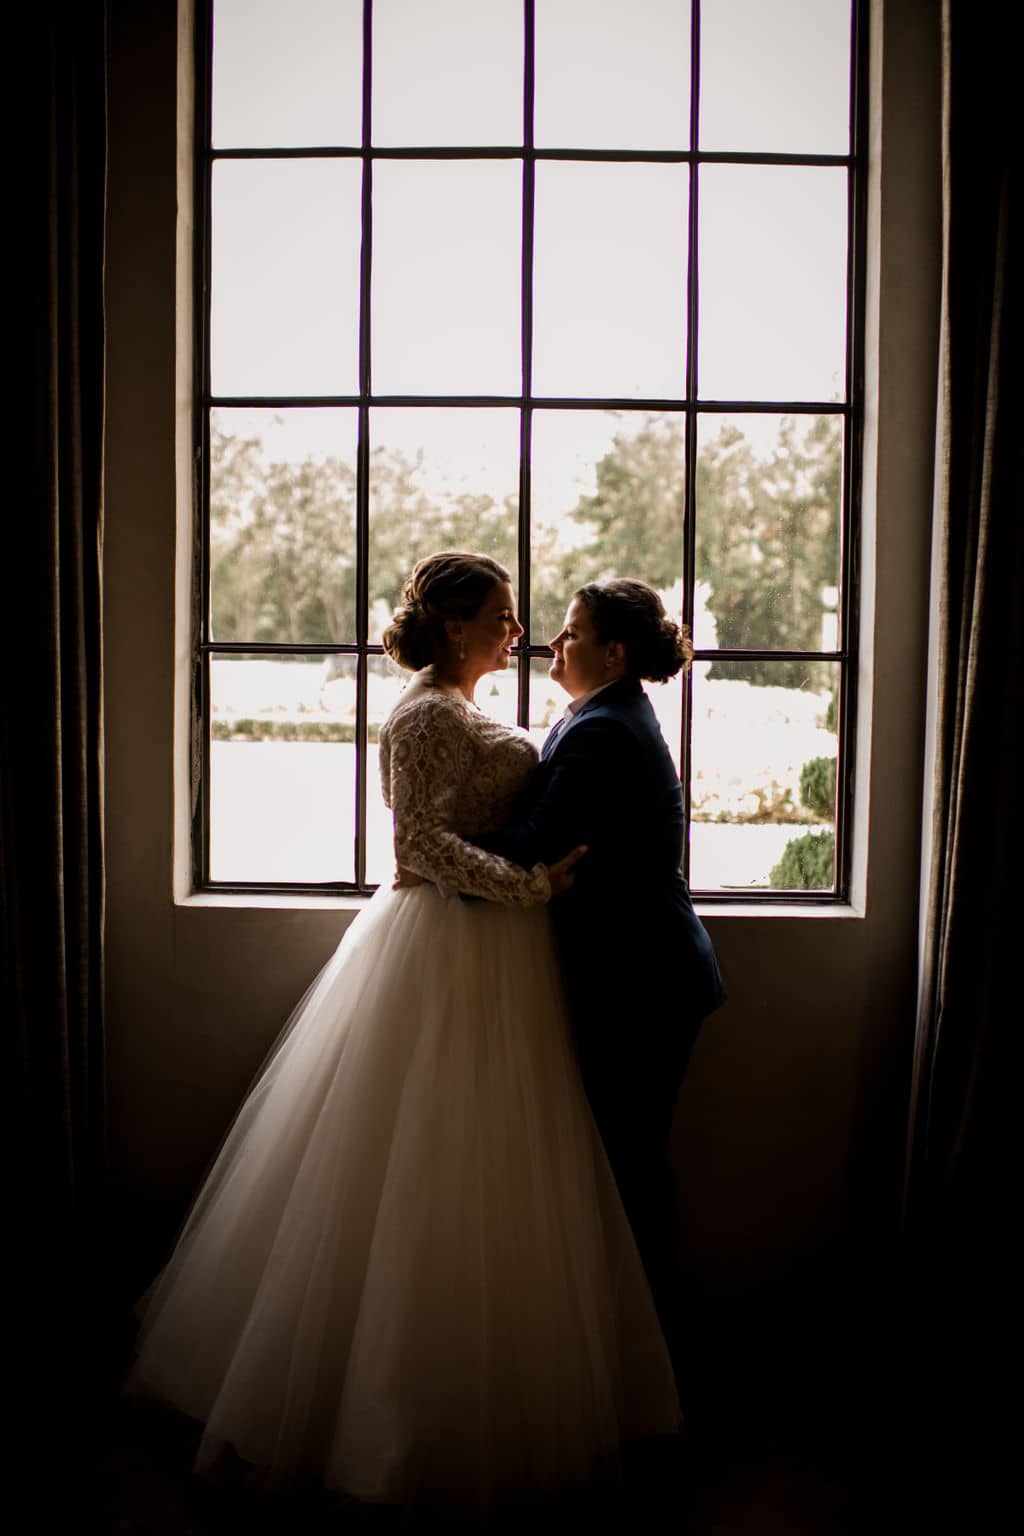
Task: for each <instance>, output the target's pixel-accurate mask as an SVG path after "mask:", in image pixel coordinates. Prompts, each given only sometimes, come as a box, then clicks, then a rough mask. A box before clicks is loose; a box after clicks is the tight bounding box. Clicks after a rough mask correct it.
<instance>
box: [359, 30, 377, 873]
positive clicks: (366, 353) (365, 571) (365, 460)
mask: <svg viewBox="0 0 1024 1536" xmlns="http://www.w3.org/2000/svg"><path fill="white" fill-rule="evenodd" d="M362 88H363V101H362V133H363V144H362V148H363V163H362V173H363V174H362V185H361V188H360V221H361V228H360V243H359V397H360V398H359V406H358V417H359V425H358V434H357V439H356V528H355V534H356V729H355V738H356V739H355V747H356V761H355V801H356V803H355V806H354V812H355V828H354V841H355V848H354V854H355V858H354V873H355V883H356V885H357V887H358V888H359V889H360V890H362V889H363V888H364V886H365V885H366V791H367V783H366V775H367V758H368V755H369V753H368V739H369V731H368V709H367V697H368V682H369V680H368V671H369V657H368V655H367V650H366V642H367V638H368V630H369V611H370V592H369V582H370V572H369V565H370V558H369V555H370V411H369V406H368V404H367V401H368V400H369V398H370V384H371V368H372V358H371V352H370V332H371V325H370V319H371V316H370V297H371V295H370V282H371V274H372V262H373V160H372V158H371V156H370V154H369V153H368V151H369V149H370V143H371V134H372V111H373V0H363V78H362Z"/></svg>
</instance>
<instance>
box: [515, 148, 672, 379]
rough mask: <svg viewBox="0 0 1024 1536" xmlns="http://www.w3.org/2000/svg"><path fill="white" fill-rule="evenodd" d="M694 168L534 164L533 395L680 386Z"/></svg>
mask: <svg viewBox="0 0 1024 1536" xmlns="http://www.w3.org/2000/svg"><path fill="white" fill-rule="evenodd" d="M688 175H689V172H688V171H687V169H686V167H685V166H678V165H589V164H584V165H579V164H576V165H566V164H553V163H551V164H543V163H542V164H538V166H537V200H536V227H535V251H536V258H535V278H534V330H533V342H534V364H533V387H534V392H535V393H536V394H538V395H554V396H559V395H563V396H564V395H581V396H595V395H596V396H602V395H603V396H610V397H619V398H623V399H625V398H644V397H652V396H653V397H664V396H672V397H678V396H681V395H682V393H683V388H684V383H685V370H686V199H687V186H688Z"/></svg>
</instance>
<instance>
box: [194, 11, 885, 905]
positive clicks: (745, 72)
mask: <svg viewBox="0 0 1024 1536" xmlns="http://www.w3.org/2000/svg"><path fill="white" fill-rule="evenodd" d="M201 9H202V8H201ZM856 10H857V7H856V6H855V5H851V0H692V4H691V3H686V0H629V3H628V4H627V3H624V0H287V3H285V0H277V3H273V0H259V3H257V0H215V3H214V5H213V7H212V10H207V11H205V12H204V13H203V14H202V16H201V20H200V28H199V50H198V51H199V83H200V91H199V98H200V102H201V113H200V116H201V130H200V164H199V177H198V180H199V185H200V187H201V188H202V197H201V206H200V217H199V219H198V221H197V224H198V228H199V241H200V245H199V252H198V267H199V271H200V276H201V282H200V285H199V286H200V291H201V293H202V295H203V299H204V303H203V304H201V305H200V306H199V309H200V326H199V337H198V368H197V377H198V378H199V379H200V380H201V384H200V388H199V389H198V391H197V436H198V439H199V443H198V446H199V450H200V451H199V455H198V458H199V463H200V466H201V474H200V477H199V515H200V522H201V534H202V536H201V539H200V549H201V552H202V558H201V562H200V565H201V569H200V571H199V575H198V581H199V586H200V598H201V600H200V602H199V604H198V605H197V606H198V608H199V610H200V619H199V624H200V633H199V637H198V647H197V654H198V656H199V658H200V664H199V666H198V667H197V671H196V696H197V708H196V710H195V718H196V722H197V725H196V729H197V733H198V743H197V745H198V749H199V750H198V752H197V754H196V757H197V761H198V762H199V763H200V765H201V769H200V773H199V779H198V787H199V793H198V795H197V797H196V816H195V828H196V836H195V853H196V870H197V880H198V883H199V884H202V885H207V886H214V887H217V886H224V887H229V888H234V887H246V888H248V887H256V888H270V889H282V888H292V887H298V888H302V887H308V886H317V887H324V886H326V887H329V888H335V889H340V890H343V889H357V890H362V889H367V888H369V887H372V886H373V885H375V884H376V883H377V882H379V881H380V880H382V879H386V878H388V876H389V873H390V869H391V849H390V823H389V818H388V815H387V812H386V810H385V807H384V805H383V802H382V799H381V795H380V789H379V785H378V779H377V747H376V741H377V733H378V729H379V726H380V724H381V721H382V720H383V719H384V717H385V715H386V714H387V712H388V710H389V709H390V707H391V705H392V704H393V703H394V701H395V699H396V698H397V696H398V693H399V692H400V690H401V687H402V686H403V683H404V678H403V676H402V674H400V673H399V672H398V670H397V669H396V668H395V667H393V666H392V664H391V663H390V662H389V661H388V660H387V658H386V657H385V656H384V654H383V650H382V647H381V644H380V639H381V633H382V630H383V627H384V625H385V624H386V622H387V619H388V616H389V614H390V612H391V609H392V607H393V605H394V603H395V602H396V600H397V598H398V594H399V589H400V586H401V581H402V578H403V576H404V575H405V574H406V573H407V572H408V571H409V570H410V569H411V567H412V565H413V563H414V562H415V560H416V559H418V558H419V557H420V556H422V555H424V554H427V553H429V552H430V551H432V550H435V549H440V548H450V547H462V548H476V549H482V550H486V551H488V552H489V553H491V554H493V555H495V556H497V557H498V558H499V559H501V560H503V561H504V562H505V563H506V564H507V565H508V566H509V567H510V569H512V570H513V572H514V573H515V577H516V582H517V590H518V600H519V610H520V618H521V619H522V622H523V624H524V625H525V626H526V635H525V636H524V641H523V643H522V644H521V646H520V647H519V652H518V656H517V660H516V664H515V666H514V667H513V668H512V669H510V671H509V672H508V673H505V674H500V675H496V676H495V677H494V678H493V679H485V680H484V682H483V683H482V684H481V687H480V689H479V690H478V702H480V703H481V705H482V706H483V707H484V708H485V709H488V710H490V711H492V712H493V713H494V714H495V715H496V716H497V717H499V718H501V719H504V720H507V721H510V722H511V721H516V720H518V721H519V722H520V723H521V724H522V725H524V726H526V727H527V728H528V729H529V730H531V731H532V732H535V733H537V735H538V737H539V738H540V737H542V736H543V734H544V733H545V732H546V730H547V729H548V727H549V726H550V724H551V722H552V720H553V719H554V718H557V715H558V714H559V713H560V712H561V709H562V707H563V704H564V697H563V696H562V695H561V694H560V693H559V690H558V689H556V688H555V687H554V686H553V685H552V684H551V683H550V681H549V679H548V676H547V665H548V663H547V659H546V658H547V657H548V654H549V653H548V651H547V647H546V644H545V642H546V640H547V638H548V637H549V636H550V635H551V634H553V633H554V632H555V631H556V630H557V629H558V628H559V626H560V623H561V617H562V614H563V612H564V609H565V605H566V602H567V600H568V598H569V596H570V595H571V593H572V591H573V590H574V588H576V587H577V586H579V585H580V584H581V583H582V582H584V581H587V580H591V579H595V578H597V579H600V578H604V577H609V576H613V575H631V576H639V577H641V578H643V579H644V580H646V581H649V582H650V583H651V584H652V585H653V586H655V587H656V588H657V589H658V590H659V591H660V592H661V593H662V595H663V597H664V599H665V602H666V604H667V606H668V607H669V608H670V610H672V611H674V612H675V613H676V614H677V615H678V616H679V617H681V618H682V619H684V620H685V621H686V622H687V623H688V624H689V625H691V627H692V631H693V636H694V643H695V647H696V660H695V663H694V666H693V669H692V673H691V675H690V676H689V677H688V678H687V679H686V680H685V681H683V680H679V679H677V680H676V681H674V682H672V683H670V684H667V685H665V686H664V687H661V688H659V687H651V689H650V693H651V698H652V702H653V703H654V706H655V709H656V710H657V712H658V715H659V718H660V720H661V722H662V727H663V730H664V732H665V736H666V738H667V740H668V742H669V745H670V747H671V749H672V751H673V754H674V756H675V758H676V760H677V763H678V767H679V771H680V775H681V778H682V781H683V785H684V790H685V793H686V796H687V799H688V802H689V805H690V841H689V847H688V852H687V860H688V868H687V872H688V874H689V878H690V883H691V886H692V887H693V889H694V890H695V891H697V892H699V893H701V894H704V895H706V896H707V897H708V898H709V899H725V898H727V897H730V896H733V897H735V896H736V895H737V894H738V893H742V894H743V895H744V897H747V896H748V895H749V894H750V893H752V892H753V893H758V892H760V893H763V899H772V898H777V897H778V895H779V893H780V892H787V893H793V892H796V893H799V899H803V900H814V901H821V900H829V899H832V900H835V899H838V898H840V897H842V896H843V894H844V880H845V874H844V871H845V862H846V861H845V857H844V849H843V841H844V839H843V829H844V825H845V821H846V816H847V812H848V806H849V793H850V786H849V784H848V774H847V772H846V770H845V763H846V758H847V755H848V754H847V741H848V739H849V737H850V731H851V720H852V708H853V698H852V691H851V687H850V682H851V654H852V645H853V638H854V636H853V619H854V612H853V607H854V605H853V593H852V588H851V572H852V570H853V568H854V561H853V558H852V556H853V535H852V531H851V528H852V512H853V509H854V506H855V500H856V496H855V491H856V461H857V445H858V439H859V430H858V422H859V408H860V402H859V399H858V396H857V380H858V362H857V358H858V350H859V348H858V338H859V324H858V315H857V305H856V289H857V275H858V262H857V260H856V259H855V258H856V251H857V249H858V237H859V234H860V230H859V224H860V219H859V214H858V208H859V197H860V186H859V181H860V170H861V156H860V153H859V152H858V145H857V136H856V130H855V124H856V118H857V113H856V111H855V106H856V101H857V89H856V81H857V63H858V55H859V54H860V53H862V52H863V49H862V46H860V47H858V41H857V40H858V33H859V31H860V30H861V28H860V27H859V25H858V20H857V16H856ZM787 899H792V895H791V894H790V895H789V896H788V897H787Z"/></svg>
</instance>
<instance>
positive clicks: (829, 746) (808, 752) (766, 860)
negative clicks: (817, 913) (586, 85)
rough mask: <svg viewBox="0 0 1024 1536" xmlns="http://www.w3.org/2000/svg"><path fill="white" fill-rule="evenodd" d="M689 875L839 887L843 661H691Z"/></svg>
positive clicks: (725, 881)
mask: <svg viewBox="0 0 1024 1536" xmlns="http://www.w3.org/2000/svg"><path fill="white" fill-rule="evenodd" d="M693 673H694V677H693V760H692V772H691V813H690V883H691V885H692V886H693V887H694V888H695V889H698V890H731V889H738V890H743V889H750V888H759V889H802V890H832V889H833V886H834V882H835V785H836V773H835V762H836V755H837V741H838V738H837V733H836V710H837V699H838V689H839V666H838V664H836V663H833V662H813V663H808V664H805V665H804V666H803V667H802V668H801V669H799V670H794V664H793V663H792V662H788V663H787V662H776V663H764V662H748V661H716V662H707V661H698V662H695V663H694V666H693Z"/></svg>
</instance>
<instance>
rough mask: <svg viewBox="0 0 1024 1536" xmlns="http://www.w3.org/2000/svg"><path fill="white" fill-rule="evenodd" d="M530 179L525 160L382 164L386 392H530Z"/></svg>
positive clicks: (376, 318) (379, 255) (381, 361)
mask: <svg viewBox="0 0 1024 1536" xmlns="http://www.w3.org/2000/svg"><path fill="white" fill-rule="evenodd" d="M521 177H522V172H521V169H520V166H519V164H518V163H517V162H513V161H508V162H505V161H451V162H447V161H438V160H431V161H423V160H417V161H409V162H403V161H397V160H394V161H378V162H377V163H376V165H375V167H374V183H373V185H374V193H373V207H374V223H373V365H372V366H373V383H374V388H375V390H376V391H377V392H378V393H382V394H462V395H470V394H518V392H519V390H520V386H521V380H522V344H521V331H520V268H521V263H522V249H521V246H522V234H521V229H522V188H521Z"/></svg>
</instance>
